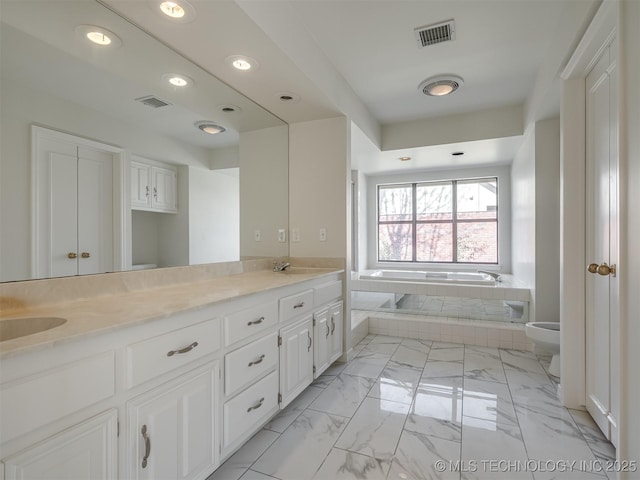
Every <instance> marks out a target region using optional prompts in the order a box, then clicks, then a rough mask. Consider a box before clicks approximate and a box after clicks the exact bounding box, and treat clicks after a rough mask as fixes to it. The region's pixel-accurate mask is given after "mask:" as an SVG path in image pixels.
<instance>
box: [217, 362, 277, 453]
mask: <svg viewBox="0 0 640 480" xmlns="http://www.w3.org/2000/svg"><path fill="white" fill-rule="evenodd" d="M278 386H279V384H278V372H273V373H270V374H269V375H267V376H266V377H264V378H263V379H262V380H260V381H259V382H258V383H256V384H255V385H253V386H252V387H250V388H248V389H246V390H245V391H244V392H242V393H241V394H240V395H238V396H237V397H235V398H234V399H233V400H229V401H228V402H227V403H225V404H224V408H223V430H224V433H223V445H222V446H223V448H226V447H228V446H230V445H232V444H233V443H235V442H236V441H237V440H239V439H240V438H241V437H243V436H244V435H245V434H247V433H248V432H251V431H252V430H253V429H255V428H256V427H259V426H260V425H261V424H262V423H263V422H264V421H266V420H267V419H268V418H269V417H270V416H271V415H273V414H274V413H275V412H276V411H278V408H279V407H278Z"/></svg>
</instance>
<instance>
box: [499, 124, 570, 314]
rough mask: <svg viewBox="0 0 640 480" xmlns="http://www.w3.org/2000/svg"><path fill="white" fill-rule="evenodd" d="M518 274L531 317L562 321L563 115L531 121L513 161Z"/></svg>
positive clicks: (514, 252) (514, 250)
mask: <svg viewBox="0 0 640 480" xmlns="http://www.w3.org/2000/svg"><path fill="white" fill-rule="evenodd" d="M511 191H512V198H511V208H512V231H513V235H512V255H513V257H512V259H513V274H514V275H515V276H516V278H518V279H519V280H521V281H523V282H525V283H526V284H527V285H528V286H529V288H530V289H531V305H530V310H529V317H530V319H531V321H539V322H558V321H560V293H559V289H560V273H559V269H558V265H559V264H560V119H559V118H552V119H548V120H542V121H539V122H536V123H534V124H531V125H530V126H529V127H528V128H527V131H526V133H525V138H524V141H523V143H522V146H521V147H520V149H519V150H518V153H517V154H516V157H515V158H514V161H513V164H512V166H511Z"/></svg>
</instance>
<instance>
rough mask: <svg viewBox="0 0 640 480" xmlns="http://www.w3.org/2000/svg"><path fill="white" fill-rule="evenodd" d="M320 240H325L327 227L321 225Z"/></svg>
mask: <svg viewBox="0 0 640 480" xmlns="http://www.w3.org/2000/svg"><path fill="white" fill-rule="evenodd" d="M320 241H321V242H326V241H327V229H326V228H324V227H322V228H321V229H320Z"/></svg>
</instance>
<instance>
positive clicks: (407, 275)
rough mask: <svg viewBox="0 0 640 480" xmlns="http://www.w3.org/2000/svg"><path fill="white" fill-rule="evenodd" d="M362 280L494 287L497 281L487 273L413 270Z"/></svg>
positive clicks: (378, 272)
mask: <svg viewBox="0 0 640 480" xmlns="http://www.w3.org/2000/svg"><path fill="white" fill-rule="evenodd" d="M360 279H361V280H391V281H405V282H427V283H454V284H466V285H494V284H495V280H494V279H493V277H491V275H487V274H486V273H475V272H431V271H413V270H407V271H403V270H375V271H372V272H366V273H361V274H360Z"/></svg>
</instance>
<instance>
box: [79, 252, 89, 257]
mask: <svg viewBox="0 0 640 480" xmlns="http://www.w3.org/2000/svg"><path fill="white" fill-rule="evenodd" d="M80 256H81V257H82V258H89V257H91V254H90V253H89V252H82V253H81V254H80Z"/></svg>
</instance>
